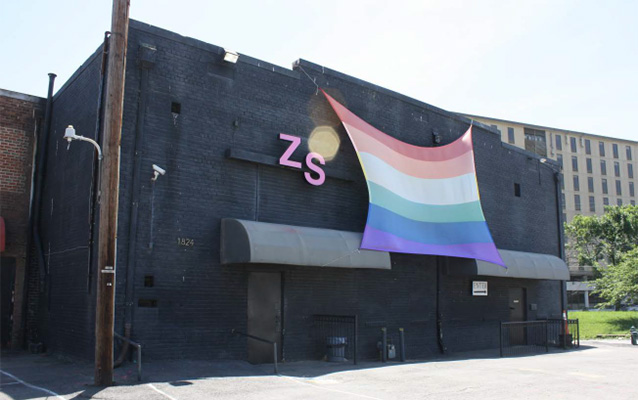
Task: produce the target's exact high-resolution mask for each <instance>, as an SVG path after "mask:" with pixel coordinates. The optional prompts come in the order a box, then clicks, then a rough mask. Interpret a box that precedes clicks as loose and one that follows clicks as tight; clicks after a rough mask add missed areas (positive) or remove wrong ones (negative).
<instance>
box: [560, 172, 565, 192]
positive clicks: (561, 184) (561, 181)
mask: <svg viewBox="0 0 638 400" xmlns="http://www.w3.org/2000/svg"><path fill="white" fill-rule="evenodd" d="M564 178H565V177H564V176H563V174H560V188H561V190H565V179H564Z"/></svg>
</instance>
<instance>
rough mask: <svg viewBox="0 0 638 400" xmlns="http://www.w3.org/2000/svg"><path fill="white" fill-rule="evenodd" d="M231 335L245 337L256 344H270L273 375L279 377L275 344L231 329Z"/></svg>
mask: <svg viewBox="0 0 638 400" xmlns="http://www.w3.org/2000/svg"><path fill="white" fill-rule="evenodd" d="M231 333H232V334H234V335H241V336H245V337H247V338H248V339H252V340H256V341H258V342H262V343H268V344H271V345H272V354H273V364H274V366H275V375H279V368H278V367H277V354H278V353H277V342H273V341H271V340H266V339H264V338H260V337H257V336H253V335H249V334H247V333H244V332H240V331H238V330H236V329H233V330H232V331H231Z"/></svg>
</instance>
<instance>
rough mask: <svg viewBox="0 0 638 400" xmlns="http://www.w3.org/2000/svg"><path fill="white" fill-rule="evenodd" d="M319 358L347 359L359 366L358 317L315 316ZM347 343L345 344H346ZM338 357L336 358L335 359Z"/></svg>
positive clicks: (314, 328) (313, 318) (315, 336)
mask: <svg viewBox="0 0 638 400" xmlns="http://www.w3.org/2000/svg"><path fill="white" fill-rule="evenodd" d="M312 320H313V336H314V338H315V343H316V354H317V358H320V359H323V358H326V359H330V358H331V356H332V357H333V358H341V356H343V357H345V360H348V361H352V362H353V363H354V364H357V339H358V333H359V332H358V326H357V325H358V324H357V322H358V321H357V316H356V315H323V314H321V315H319V314H316V315H313V316H312ZM344 342H345V343H344ZM335 356H336V357H335Z"/></svg>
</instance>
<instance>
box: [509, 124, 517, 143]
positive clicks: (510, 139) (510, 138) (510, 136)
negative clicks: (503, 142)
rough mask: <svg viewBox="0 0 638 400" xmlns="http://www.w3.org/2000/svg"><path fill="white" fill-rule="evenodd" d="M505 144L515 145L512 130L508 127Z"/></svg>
mask: <svg viewBox="0 0 638 400" xmlns="http://www.w3.org/2000/svg"><path fill="white" fill-rule="evenodd" d="M507 143H511V144H514V143H516V139H515V138H514V128H512V127H510V126H508V127H507Z"/></svg>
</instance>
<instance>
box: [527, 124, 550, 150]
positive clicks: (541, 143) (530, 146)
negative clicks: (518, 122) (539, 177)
mask: <svg viewBox="0 0 638 400" xmlns="http://www.w3.org/2000/svg"><path fill="white" fill-rule="evenodd" d="M525 150H528V151H531V152H532V153H536V154H538V155H539V156H541V157H547V141H546V139H545V131H541V130H538V129H532V128H525Z"/></svg>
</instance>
